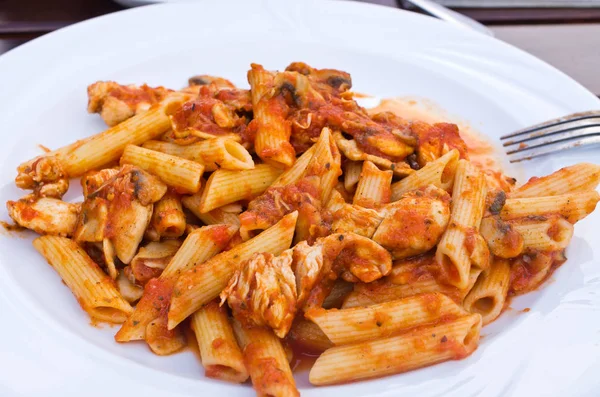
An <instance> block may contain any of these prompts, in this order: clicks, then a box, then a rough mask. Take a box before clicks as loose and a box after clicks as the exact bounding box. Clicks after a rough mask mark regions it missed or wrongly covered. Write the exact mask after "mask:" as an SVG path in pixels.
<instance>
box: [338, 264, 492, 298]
mask: <svg viewBox="0 0 600 397" xmlns="http://www.w3.org/2000/svg"><path fill="white" fill-rule="evenodd" d="M431 262H433V263H434V265H433V266H432V265H431V264H430V263H431ZM396 263H397V262H396ZM438 273H439V265H438V264H437V263H435V259H434V258H432V257H429V256H424V257H423V258H417V259H406V260H403V261H400V263H397V264H396V265H394V268H393V269H392V272H391V274H390V275H389V276H387V277H385V278H384V279H382V280H379V281H376V282H373V283H368V284H363V283H359V284H355V286H354V291H352V292H351V293H350V294H348V296H347V297H346V299H345V300H344V303H343V305H342V308H343V309H347V308H350V307H357V306H369V305H374V304H376V303H384V302H388V301H392V300H396V299H402V298H406V297H409V296H413V295H418V294H422V293H434V292H440V293H442V294H444V295H446V296H448V297H449V298H450V299H452V300H453V301H454V302H456V303H458V304H462V302H463V300H464V298H465V296H466V295H467V294H468V293H469V291H470V290H471V288H472V287H473V285H474V284H475V282H476V281H477V278H478V277H479V275H480V274H481V269H471V272H470V273H469V283H468V285H467V287H466V288H464V289H458V288H456V287H454V286H452V285H447V284H445V283H443V282H441V281H439V280H438V279H437V278H436V276H437V274H438Z"/></svg>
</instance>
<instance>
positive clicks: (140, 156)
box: [121, 145, 204, 193]
mask: <svg viewBox="0 0 600 397" xmlns="http://www.w3.org/2000/svg"><path fill="white" fill-rule="evenodd" d="M121 164H131V165H134V166H137V167H140V168H141V169H143V170H145V171H148V172H150V173H152V174H154V175H156V176H157V177H159V178H160V179H161V180H162V181H163V182H164V183H166V184H167V185H169V186H171V187H173V188H175V189H177V190H179V191H181V193H196V192H197V191H198V190H200V178H202V173H203V172H204V166H203V165H202V164H200V163H195V162H193V161H189V160H185V159H182V158H179V157H175V156H171V155H169V154H165V153H161V152H156V151H154V150H148V149H144V148H141V147H139V146H134V145H129V146H127V147H126V148H125V151H124V152H123V156H122V157H121Z"/></svg>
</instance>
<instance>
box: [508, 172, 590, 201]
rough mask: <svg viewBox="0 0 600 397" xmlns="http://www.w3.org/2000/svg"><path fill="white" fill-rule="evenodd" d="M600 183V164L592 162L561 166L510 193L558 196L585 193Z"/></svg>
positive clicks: (519, 195) (512, 196)
mask: <svg viewBox="0 0 600 397" xmlns="http://www.w3.org/2000/svg"><path fill="white" fill-rule="evenodd" d="M598 183H600V166H598V165H596V164H590V163H580V164H575V165H572V166H570V167H565V168H561V169H560V170H558V171H556V172H553V173H552V174H550V175H547V176H543V177H540V178H538V177H535V178H531V179H530V180H529V181H527V183H526V184H524V185H523V186H520V187H519V188H517V189H516V190H514V191H513V192H511V194H510V198H511V199H516V198H524V197H545V196H558V195H562V194H576V193H585V192H588V191H590V190H594V189H596V187H597V186H598Z"/></svg>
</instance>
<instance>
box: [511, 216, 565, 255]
mask: <svg viewBox="0 0 600 397" xmlns="http://www.w3.org/2000/svg"><path fill="white" fill-rule="evenodd" d="M508 223H509V224H510V225H511V226H512V228H513V229H514V230H515V231H516V232H517V233H519V234H520V235H521V236H522V238H523V249H524V251H527V250H538V251H559V250H563V249H565V248H567V246H568V245H569V243H570V242H571V238H572V237H573V225H572V224H571V223H569V221H567V220H566V219H564V218H562V217H560V216H558V215H554V216H548V217H541V219H535V220H532V219H528V218H521V219H514V220H512V221H508Z"/></svg>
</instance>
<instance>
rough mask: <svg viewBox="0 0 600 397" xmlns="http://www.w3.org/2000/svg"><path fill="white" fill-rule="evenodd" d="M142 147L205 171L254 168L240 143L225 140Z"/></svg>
mask: <svg viewBox="0 0 600 397" xmlns="http://www.w3.org/2000/svg"><path fill="white" fill-rule="evenodd" d="M142 147H144V148H146V149H150V150H154V151H157V152H161V153H166V154H169V155H171V156H176V157H181V158H184V159H186V160H190V161H194V162H196V163H200V164H202V165H203V166H204V170H205V171H215V170H217V169H219V168H223V169H226V170H249V169H252V168H254V160H252V156H251V155H250V153H248V150H246V148H244V147H243V146H242V145H241V144H240V143H238V142H235V141H234V140H232V139H227V138H213V139H206V140H203V141H200V142H197V143H192V144H190V145H178V144H176V143H172V142H164V141H148V142H146V143H144V144H143V145H142Z"/></svg>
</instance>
